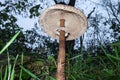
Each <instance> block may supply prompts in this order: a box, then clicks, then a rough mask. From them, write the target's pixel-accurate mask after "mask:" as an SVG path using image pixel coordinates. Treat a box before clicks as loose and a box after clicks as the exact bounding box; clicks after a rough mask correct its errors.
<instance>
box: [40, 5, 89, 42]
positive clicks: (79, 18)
mask: <svg viewBox="0 0 120 80" xmlns="http://www.w3.org/2000/svg"><path fill="white" fill-rule="evenodd" d="M60 19H65V29H64V30H65V32H66V33H69V35H68V37H66V40H73V39H76V38H78V37H80V36H81V35H82V34H83V33H84V32H85V30H86V29H87V25H88V22H87V18H86V17H85V15H84V14H83V13H82V12H81V11H80V10H78V9H76V8H74V7H72V6H68V5H62V4H56V5H54V6H51V7H49V8H47V9H46V10H45V11H44V12H43V13H42V14H41V15H40V19H39V24H40V25H41V27H42V28H43V30H44V31H45V32H46V33H47V34H48V35H49V36H51V37H53V38H55V39H59V36H58V35H57V34H56V30H58V29H59V28H60Z"/></svg>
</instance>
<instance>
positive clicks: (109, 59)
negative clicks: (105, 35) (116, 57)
mask: <svg viewBox="0 0 120 80" xmlns="http://www.w3.org/2000/svg"><path fill="white" fill-rule="evenodd" d="M101 49H102V50H103V52H104V53H105V55H106V56H107V58H108V59H109V60H110V61H111V62H112V63H113V64H114V65H116V64H115V62H114V61H113V59H112V58H111V57H110V56H109V54H108V53H107V51H106V50H105V49H104V48H103V46H101Z"/></svg>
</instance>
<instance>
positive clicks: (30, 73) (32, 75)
mask: <svg viewBox="0 0 120 80" xmlns="http://www.w3.org/2000/svg"><path fill="white" fill-rule="evenodd" d="M20 68H22V69H23V70H24V71H25V72H26V73H28V74H29V75H30V76H31V77H33V78H34V79H37V80H40V79H39V78H38V77H37V76H36V75H35V74H33V73H32V72H30V71H29V70H27V69H25V68H24V67H23V66H22V65H20Z"/></svg>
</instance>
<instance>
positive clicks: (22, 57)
mask: <svg viewBox="0 0 120 80" xmlns="http://www.w3.org/2000/svg"><path fill="white" fill-rule="evenodd" d="M23 59H24V56H23V53H22V55H21V65H22V66H23ZM22 72H23V71H22V68H21V69H20V76H19V80H22Z"/></svg>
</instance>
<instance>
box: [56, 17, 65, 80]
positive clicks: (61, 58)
mask: <svg viewBox="0 0 120 80" xmlns="http://www.w3.org/2000/svg"><path fill="white" fill-rule="evenodd" d="M60 27H65V19H60ZM57 80H65V31H64V30H61V31H60V36H59V54H58V65H57Z"/></svg>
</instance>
